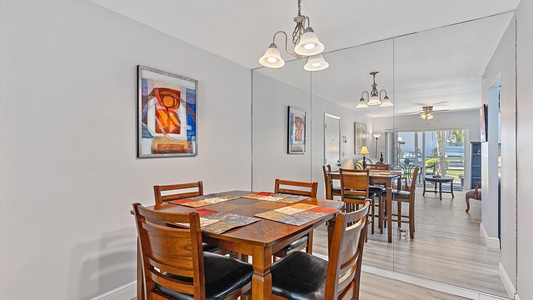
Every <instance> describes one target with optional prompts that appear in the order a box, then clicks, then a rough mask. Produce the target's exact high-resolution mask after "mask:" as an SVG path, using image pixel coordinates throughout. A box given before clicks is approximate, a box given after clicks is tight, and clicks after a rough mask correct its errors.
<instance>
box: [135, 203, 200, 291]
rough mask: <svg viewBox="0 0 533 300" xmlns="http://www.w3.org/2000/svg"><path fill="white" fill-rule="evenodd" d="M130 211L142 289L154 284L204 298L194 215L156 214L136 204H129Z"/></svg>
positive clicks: (196, 215)
mask: <svg viewBox="0 0 533 300" xmlns="http://www.w3.org/2000/svg"><path fill="white" fill-rule="evenodd" d="M133 210H134V214H135V220H136V224H137V233H138V236H139V243H140V249H141V253H142V255H141V261H142V266H143V273H144V274H145V276H143V277H144V281H145V282H144V284H145V287H146V289H145V290H146V291H150V290H152V289H153V288H154V287H155V284H156V283H157V284H160V285H161V286H164V287H166V288H168V289H171V290H175V291H178V292H182V293H187V294H194V295H203V296H204V297H205V274H204V257H203V250H202V235H201V229H200V217H199V215H198V213H196V212H192V213H189V214H185V213H175V212H161V211H159V212H158V211H154V210H151V209H147V208H145V207H143V206H141V205H140V204H139V203H135V204H133ZM175 223H181V224H184V225H185V226H188V227H189V228H186V227H179V226H178V225H175ZM168 273H170V274H172V275H173V276H169V274H168ZM176 277H178V278H176ZM180 278H181V279H180ZM202 299H203V298H202Z"/></svg>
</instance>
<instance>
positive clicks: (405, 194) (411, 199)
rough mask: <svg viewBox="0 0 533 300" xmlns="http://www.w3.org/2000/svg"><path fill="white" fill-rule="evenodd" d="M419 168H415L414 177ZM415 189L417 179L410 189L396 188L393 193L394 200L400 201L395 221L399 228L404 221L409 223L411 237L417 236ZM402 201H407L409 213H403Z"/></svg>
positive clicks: (394, 215)
mask: <svg viewBox="0 0 533 300" xmlns="http://www.w3.org/2000/svg"><path fill="white" fill-rule="evenodd" d="M419 170H420V168H419V167H415V168H414V170H413V178H416V176H418V171H419ZM415 189H416V180H412V181H411V186H410V187H409V191H401V190H395V191H394V192H393V194H392V196H393V201H396V202H397V203H398V210H397V214H393V217H396V219H395V220H393V221H395V222H398V228H401V227H402V223H409V236H410V237H411V239H414V238H415ZM402 203H407V204H408V206H409V212H408V214H407V215H404V214H402ZM404 219H405V220H404Z"/></svg>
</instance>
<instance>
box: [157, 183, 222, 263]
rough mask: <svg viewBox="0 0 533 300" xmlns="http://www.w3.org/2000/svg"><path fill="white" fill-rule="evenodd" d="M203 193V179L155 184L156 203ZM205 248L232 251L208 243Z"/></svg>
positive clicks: (213, 250)
mask: <svg viewBox="0 0 533 300" xmlns="http://www.w3.org/2000/svg"><path fill="white" fill-rule="evenodd" d="M203 195H204V185H203V183H202V181H196V182H189V183H178V184H168V185H154V196H155V204H156V205H161V204H163V203H165V202H168V201H172V200H178V199H183V198H188V197H196V196H203ZM203 250H204V251H205V252H214V253H218V254H222V255H225V254H229V253H230V251H229V250H226V249H223V248H220V247H218V246H215V245H211V244H207V243H204V244H203Z"/></svg>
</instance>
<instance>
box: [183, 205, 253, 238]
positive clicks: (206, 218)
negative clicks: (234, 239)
mask: <svg viewBox="0 0 533 300" xmlns="http://www.w3.org/2000/svg"><path fill="white" fill-rule="evenodd" d="M193 211H194V212H197V213H198V214H199V215H200V227H201V228H202V231H206V232H211V233H216V234H220V233H223V232H226V231H228V230H230V229H233V228H237V227H241V226H246V225H249V224H252V223H255V222H257V221H259V220H261V219H258V218H254V217H246V216H241V215H236V214H230V213H227V212H217V211H215V210H211V209H205V208H201V209H196V210H191V211H190V212H193ZM177 224H178V225H181V226H185V227H189V224H187V223H177Z"/></svg>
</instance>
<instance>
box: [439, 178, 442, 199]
mask: <svg viewBox="0 0 533 300" xmlns="http://www.w3.org/2000/svg"><path fill="white" fill-rule="evenodd" d="M439 199H440V200H442V182H439Z"/></svg>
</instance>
